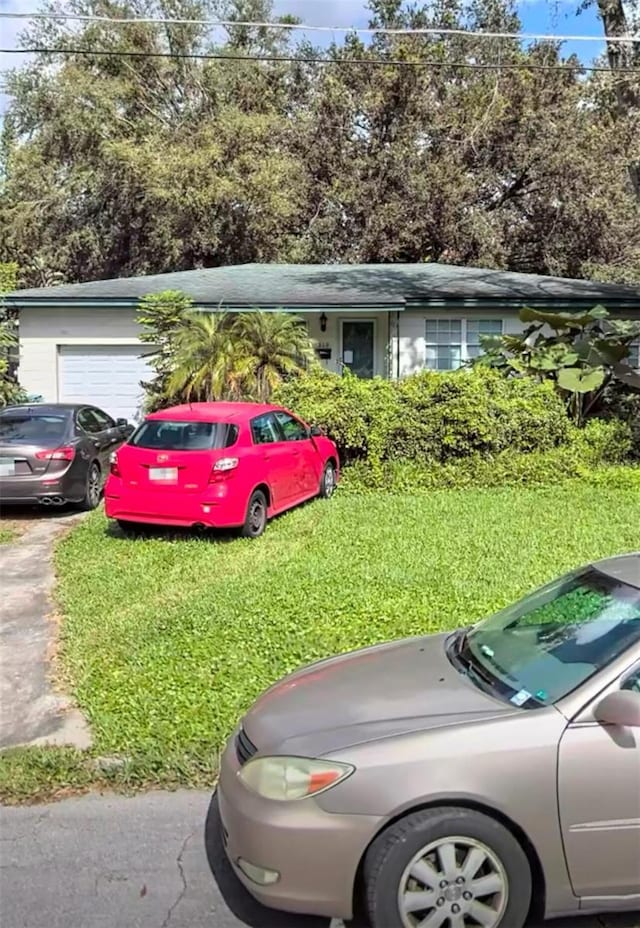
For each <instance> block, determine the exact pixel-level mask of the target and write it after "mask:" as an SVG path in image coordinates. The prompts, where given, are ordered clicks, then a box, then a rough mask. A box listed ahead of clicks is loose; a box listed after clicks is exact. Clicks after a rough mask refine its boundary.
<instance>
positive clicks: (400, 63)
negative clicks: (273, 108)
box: [0, 47, 640, 75]
mask: <svg viewBox="0 0 640 928" xmlns="http://www.w3.org/2000/svg"><path fill="white" fill-rule="evenodd" d="M30 54H32V55H94V56H99V57H111V58H174V59H189V60H192V59H193V60H195V61H273V62H290V63H297V64H337V65H340V64H344V65H349V66H353V65H356V66H357V65H373V66H374V67H387V66H388V65H391V66H393V67H402V68H459V69H464V70H469V71H563V72H564V73H565V74H573V73H578V74H581V73H583V72H585V71H590V72H602V73H605V74H612V75H613V74H615V75H618V74H640V68H616V70H615V71H613V70H612V69H611V68H608V67H604V66H599V65H582V64H581V65H561V64H535V63H533V62H532V63H528V62H493V63H487V64H485V63H479V62H477V61H442V60H433V59H424V60H420V61H407V60H405V59H402V58H318V57H306V56H305V57H301V56H299V55H298V56H296V55H235V54H214V53H209V52H193V53H189V54H188V53H182V52H144V51H111V50H109V49H91V48H43V47H34V48H0V55H30Z"/></svg>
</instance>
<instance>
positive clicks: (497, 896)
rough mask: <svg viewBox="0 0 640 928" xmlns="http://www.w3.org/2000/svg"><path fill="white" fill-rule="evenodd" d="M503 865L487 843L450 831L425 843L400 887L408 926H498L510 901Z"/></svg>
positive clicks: (400, 901) (400, 902) (400, 904)
mask: <svg viewBox="0 0 640 928" xmlns="http://www.w3.org/2000/svg"><path fill="white" fill-rule="evenodd" d="M508 895H509V893H508V880H507V874H506V872H505V869H504V867H503V865H502V863H501V862H500V860H499V859H498V857H496V855H495V854H494V853H493V851H491V850H490V849H489V848H488V847H487V846H486V845H485V844H482V842H480V841H476V840H474V839H473V838H464V837H447V838H440V839H439V840H438V841H434V842H432V843H431V844H429V845H427V847H425V848H423V849H422V850H421V851H419V852H418V854H416V855H415V857H414V858H413V859H412V860H411V862H410V863H409V865H408V866H407V867H406V869H405V871H404V873H403V875H402V879H401V880H400V886H399V889H398V908H399V911H400V918H401V920H402V924H403V925H404V926H405V928H497V926H498V925H499V924H500V922H501V920H502V916H503V915H504V912H505V909H506V907H507V902H508Z"/></svg>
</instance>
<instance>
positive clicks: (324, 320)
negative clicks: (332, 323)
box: [320, 313, 327, 332]
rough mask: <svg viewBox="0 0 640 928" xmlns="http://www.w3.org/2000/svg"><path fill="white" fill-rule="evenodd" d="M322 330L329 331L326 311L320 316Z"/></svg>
mask: <svg viewBox="0 0 640 928" xmlns="http://www.w3.org/2000/svg"><path fill="white" fill-rule="evenodd" d="M320 331H321V332H326V331H327V317H326V315H325V314H324V313H322V315H321V316H320Z"/></svg>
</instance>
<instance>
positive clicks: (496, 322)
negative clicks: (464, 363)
mask: <svg viewBox="0 0 640 928" xmlns="http://www.w3.org/2000/svg"><path fill="white" fill-rule="evenodd" d="M481 335H502V319H468V320H467V360H469V361H471V360H472V359H473V358H477V357H479V356H480V355H481V354H482V345H481V344H480V336H481Z"/></svg>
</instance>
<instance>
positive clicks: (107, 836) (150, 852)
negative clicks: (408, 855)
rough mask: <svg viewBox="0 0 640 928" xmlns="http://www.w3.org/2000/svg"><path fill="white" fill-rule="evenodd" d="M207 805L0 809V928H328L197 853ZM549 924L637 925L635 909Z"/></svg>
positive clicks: (567, 927) (135, 802)
mask: <svg viewBox="0 0 640 928" xmlns="http://www.w3.org/2000/svg"><path fill="white" fill-rule="evenodd" d="M209 801H210V797H209V796H208V795H206V794H204V793H197V792H177V793H159V792H156V793H147V794H144V795H140V796H137V797H135V798H132V799H127V798H124V797H119V796H113V795H109V796H97V795H91V796H86V797H82V798H79V799H69V800H66V801H64V802H60V803H54V804H51V805H47V806H31V807H21V808H2V809H0V923H1V924H2V928H329V922H328V921H327V920H326V919H313V918H301V917H298V916H295V917H294V916H287V915H283V914H282V913H278V912H271V911H269V910H267V909H264V908H262V907H261V906H258V905H257V904H256V903H254V902H253V901H252V900H251V899H250V897H249V896H248V895H247V894H246V893H245V891H244V890H243V889H242V887H241V886H240V884H239V883H238V881H237V880H236V878H235V877H234V875H233V873H232V872H231V870H230V869H229V865H228V864H227V863H226V861H225V859H224V855H223V853H222V849H221V847H220V845H219V844H218V843H216V844H215V845H214V846H212V847H209V848H207V849H205V845H204V835H203V825H204V822H205V818H206V815H207V810H208V806H209ZM552 924H553V925H555V928H596V926H598V928H602V926H607V928H623V926H625V928H631V926H633V928H640V915H638V916H636V917H632V918H624V919H620V918H618V919H613V918H612V919H604V918H603V919H601V920H597V919H579V920H572V921H569V922H554V923H552ZM341 925H342V923H340V922H335V921H334V922H333V923H332V925H331V928H338V926H341ZM532 928H533V926H532Z"/></svg>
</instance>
